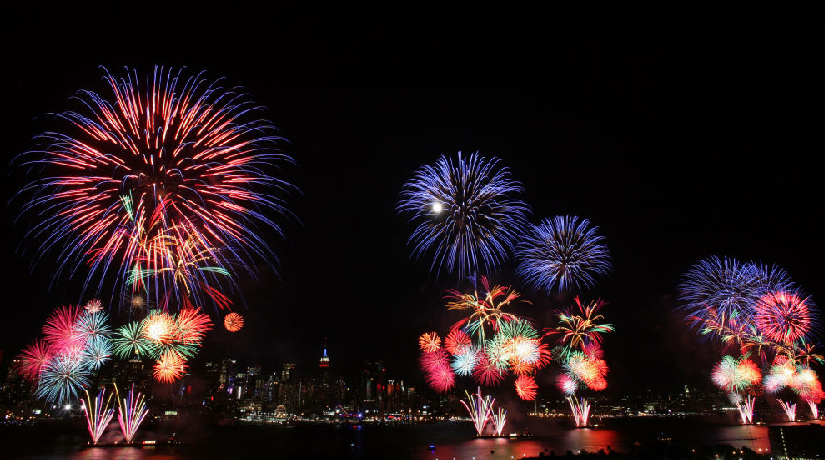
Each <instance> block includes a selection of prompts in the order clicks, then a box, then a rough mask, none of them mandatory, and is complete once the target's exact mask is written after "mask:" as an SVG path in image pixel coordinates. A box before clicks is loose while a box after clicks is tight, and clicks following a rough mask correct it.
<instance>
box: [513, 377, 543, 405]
mask: <svg viewBox="0 0 825 460" xmlns="http://www.w3.org/2000/svg"><path fill="white" fill-rule="evenodd" d="M538 389H539V386H538V385H536V379H535V378H534V377H532V376H529V375H522V376H521V377H519V378H517V379H516V394H518V397H519V398H521V399H523V400H525V401H533V400H534V399H536V392H537V391H538Z"/></svg>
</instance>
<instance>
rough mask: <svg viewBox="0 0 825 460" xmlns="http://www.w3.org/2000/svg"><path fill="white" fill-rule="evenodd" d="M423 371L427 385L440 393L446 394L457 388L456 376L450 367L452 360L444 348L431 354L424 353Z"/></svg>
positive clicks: (422, 359)
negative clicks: (454, 387)
mask: <svg viewBox="0 0 825 460" xmlns="http://www.w3.org/2000/svg"><path fill="white" fill-rule="evenodd" d="M420 363H421V369H422V370H423V371H424V378H425V380H426V381H427V384H428V385H430V387H432V388H433V389H434V390H436V391H437V392H439V393H446V392H447V391H448V390H449V389H450V388H452V387H453V386H455V374H454V373H453V369H452V367H451V366H450V358H449V356H448V355H447V352H446V351H444V349H443V348H438V349H436V350H435V351H434V352H431V353H422V355H421V360H420Z"/></svg>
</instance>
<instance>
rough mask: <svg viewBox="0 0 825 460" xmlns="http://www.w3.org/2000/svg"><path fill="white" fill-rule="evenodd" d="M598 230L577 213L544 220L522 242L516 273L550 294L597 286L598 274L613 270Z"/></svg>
mask: <svg viewBox="0 0 825 460" xmlns="http://www.w3.org/2000/svg"><path fill="white" fill-rule="evenodd" d="M597 230H598V227H590V221H589V220H587V219H582V220H581V221H579V218H578V217H576V216H556V217H554V218H552V219H545V220H544V221H543V222H542V223H540V224H539V225H535V226H533V228H532V230H531V231H529V232H528V233H527V235H526V236H525V238H524V240H522V242H521V243H519V245H518V250H517V252H516V257H517V259H518V260H519V265H518V268H517V269H516V273H517V274H518V275H519V276H521V277H522V278H523V279H524V280H525V281H526V282H527V283H528V284H531V285H533V286H534V287H536V288H537V289H542V290H544V291H545V292H546V293H547V294H552V292H553V290H554V289H557V290H558V291H559V292H561V291H566V290H569V289H571V288H573V287H575V288H576V289H581V288H589V287H593V286H595V285H596V279H595V276H603V275H605V274H607V272H608V271H610V252H609V251H608V250H607V246H605V245H604V244H603V243H602V241H603V240H604V237H602V236H600V235H598V234H597V233H596V232H597Z"/></svg>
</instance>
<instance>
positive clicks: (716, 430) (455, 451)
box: [0, 419, 770, 460]
mask: <svg viewBox="0 0 825 460" xmlns="http://www.w3.org/2000/svg"><path fill="white" fill-rule="evenodd" d="M513 428H521V427H518V426H517V424H516V425H514V426H513ZM527 428H529V429H530V431H531V432H532V433H533V434H534V437H533V438H528V439H512V440H511V439H495V438H492V439H491V438H488V439H476V438H474V436H473V429H472V426H471V425H470V424H469V423H466V422H461V423H455V422H444V423H437V424H430V425H406V426H369V425H367V426H361V427H359V426H350V425H298V426H254V425H235V426H228V427H205V426H201V425H199V424H198V423H187V424H180V425H177V426H168V427H160V428H158V430H157V431H154V432H149V431H147V432H144V433H142V435H143V438H142V439H152V438H154V439H157V440H163V439H167V438H168V437H169V436H170V435H171V434H172V433H173V432H174V433H175V434H176V435H177V437H178V438H179V439H180V440H181V441H182V442H184V443H185V444H186V445H182V446H155V447H129V448H108V447H79V446H81V445H82V444H83V443H85V442H86V440H87V439H88V436H87V435H86V433H85V431H84V430H83V428H82V427H71V426H66V425H62V426H55V427H42V426H33V427H17V428H15V427H6V428H2V429H0V441H1V442H2V443H3V445H4V446H6V449H8V450H6V452H8V453H9V454H10V458H19V459H31V460H34V459H39V460H48V459H95V460H98V459H99V460H105V459H114V458H118V459H122V458H125V459H143V458H152V459H196V458H198V459H203V458H240V457H246V456H253V455H255V456H260V455H267V456H269V457H273V458H290V459H295V458H321V457H324V458H351V459H379V458H401V459H413V460H434V459H452V458H456V459H467V460H470V459H472V458H474V457H475V458H476V459H477V460H481V459H509V458H521V457H524V456H528V457H529V456H536V455H539V453H540V452H544V453H545V454H549V453H550V451H553V452H555V453H556V454H557V455H564V453H565V452H566V451H571V452H574V453H578V452H579V451H581V450H584V451H589V452H594V451H598V450H600V449H604V450H607V449H608V448H610V449H612V450H615V451H618V452H629V451H630V450H631V449H633V447H634V444H635V445H636V446H637V447H638V446H640V445H641V446H649V445H652V444H659V445H673V446H685V447H692V446H695V447H700V446H706V445H731V446H734V447H736V448H739V447H747V448H749V449H752V450H754V451H757V452H760V451H761V452H765V451H766V450H768V449H770V442H769V439H768V427H766V426H736V425H725V424H720V423H713V422H708V421H704V420H667V419H655V420H642V419H633V420H623V421H616V422H614V423H612V424H611V426H610V427H599V428H595V429H571V428H569V427H568V426H567V425H565V424H563V423H560V422H557V421H547V420H530V421H529V422H528V423H527ZM111 429H112V433H113V434H112V435H113V436H114V432H115V431H116V430H115V427H114V426H112V427H111ZM171 430H175V431H171ZM668 438H669V439H670V440H669V441H667V439H668ZM662 439H665V440H664V441H663V440H662ZM104 441H105V437H104ZM430 445H432V446H434V450H431V449H430Z"/></svg>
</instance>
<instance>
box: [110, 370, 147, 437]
mask: <svg viewBox="0 0 825 460" xmlns="http://www.w3.org/2000/svg"><path fill="white" fill-rule="evenodd" d="M115 391H117V386H115ZM117 403H118V412H117V421H118V423H119V424H120V431H121V432H122V433H123V437H124V438H126V443H127V444H131V443H132V439H133V438H134V437H135V433H136V432H137V429H138V427H140V424H141V423H143V418H144V417H146V414H148V413H149V409H147V408H146V401H144V399H143V396H142V395H141V394H140V392H137V393H135V384H134V383H133V384H132V389H131V390H129V392H128V393H127V394H126V397H125V398H123V400H121V399H120V394H118V401H117Z"/></svg>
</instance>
